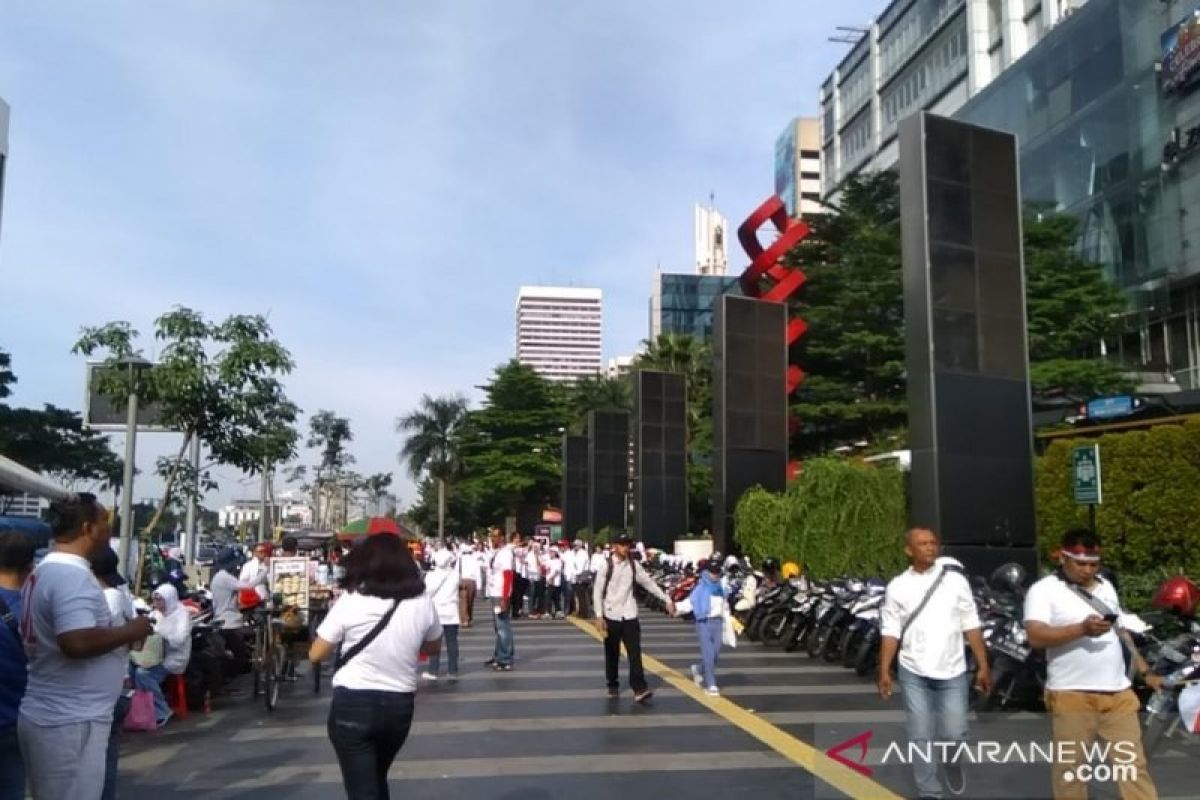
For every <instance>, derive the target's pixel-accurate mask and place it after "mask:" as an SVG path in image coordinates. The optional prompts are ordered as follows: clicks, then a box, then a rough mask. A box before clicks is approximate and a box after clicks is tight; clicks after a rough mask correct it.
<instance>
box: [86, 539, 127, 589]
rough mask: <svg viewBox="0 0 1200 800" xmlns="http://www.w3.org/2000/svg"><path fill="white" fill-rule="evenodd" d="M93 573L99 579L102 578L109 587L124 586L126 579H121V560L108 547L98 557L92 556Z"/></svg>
mask: <svg viewBox="0 0 1200 800" xmlns="http://www.w3.org/2000/svg"><path fill="white" fill-rule="evenodd" d="M91 561H92V572H94V573H95V574H96V576H97V577H99V578H102V579H103V580H104V582H105V583H107V584H108V585H109V586H113V587H116V586H123V585H124V584H125V579H124V578H122V577H121V572H120V569H119V565H120V563H121V561H120V559H119V558H118V557H117V553H116V551H115V550H113V549H112V548H111V547H106V548H104V549H103V550H101V551H100V552H99V553H97V554H96V555H94V556H92V559H91Z"/></svg>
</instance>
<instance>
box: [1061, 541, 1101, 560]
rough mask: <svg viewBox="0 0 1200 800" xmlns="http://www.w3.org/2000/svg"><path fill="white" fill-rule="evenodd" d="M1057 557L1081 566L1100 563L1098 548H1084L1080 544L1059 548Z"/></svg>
mask: <svg viewBox="0 0 1200 800" xmlns="http://www.w3.org/2000/svg"><path fill="white" fill-rule="evenodd" d="M1058 553H1059V555H1061V556H1064V557H1066V558H1069V559H1071V560H1072V561H1076V562H1079V563H1081V564H1097V563H1099V562H1100V548H1099V547H1084V546H1083V545H1081V544H1075V545H1071V546H1070V547H1062V548H1059V551H1058Z"/></svg>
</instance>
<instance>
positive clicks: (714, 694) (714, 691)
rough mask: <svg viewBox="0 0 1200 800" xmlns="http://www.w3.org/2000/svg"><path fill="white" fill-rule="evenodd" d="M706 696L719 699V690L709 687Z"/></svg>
mask: <svg viewBox="0 0 1200 800" xmlns="http://www.w3.org/2000/svg"><path fill="white" fill-rule="evenodd" d="M708 696H709V697H720V696H721V690H720V689H718V688H717V687H715V686H710V687H708Z"/></svg>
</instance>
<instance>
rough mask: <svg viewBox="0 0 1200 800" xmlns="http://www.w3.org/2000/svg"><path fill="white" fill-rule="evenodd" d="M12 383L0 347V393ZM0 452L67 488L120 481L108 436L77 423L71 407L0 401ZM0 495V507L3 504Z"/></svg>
mask: <svg viewBox="0 0 1200 800" xmlns="http://www.w3.org/2000/svg"><path fill="white" fill-rule="evenodd" d="M16 382H17V376H16V375H15V374H14V373H13V371H12V358H11V356H9V354H8V353H6V352H4V351H2V350H0V398H4V397H8V396H10V395H11V391H10V389H9V387H10V386H11V385H12V384H14V383H16ZM0 453H3V454H4V455H6V456H8V457H9V458H11V459H13V460H15V461H17V462H18V463H20V464H21V465H23V466H26V467H28V468H29V469H32V470H34V471H35V472H40V473H43V474H45V475H48V476H50V477H51V478H54V479H55V480H57V481H58V482H59V483H62V484H64V485H66V486H67V487H69V488H83V487H84V486H86V487H87V488H95V489H110V488H117V487H119V486H120V485H121V479H122V469H123V467H122V461H121V459H120V458H119V457H118V456H117V455H116V454H115V453H114V452H113V451H112V450H111V449H110V448H109V446H108V438H107V437H106V436H104V435H103V434H101V433H97V432H96V431H93V430H90V429H88V428H85V427H84V426H83V418H82V416H81V415H80V414H79V413H78V412H75V411H70V410H68V409H65V408H59V407H58V406H54V405H50V404H46V405H45V406H43V407H42V408H40V409H37V408H10V407H9V406H8V405H7V404H5V403H0ZM3 505H4V504H3V501H2V499H0V510H2V509H3Z"/></svg>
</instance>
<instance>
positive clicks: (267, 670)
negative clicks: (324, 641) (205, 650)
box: [249, 608, 286, 711]
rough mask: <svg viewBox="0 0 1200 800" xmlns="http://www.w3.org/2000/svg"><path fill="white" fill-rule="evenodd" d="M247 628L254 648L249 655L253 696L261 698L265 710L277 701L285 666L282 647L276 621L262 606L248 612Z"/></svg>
mask: <svg viewBox="0 0 1200 800" xmlns="http://www.w3.org/2000/svg"><path fill="white" fill-rule="evenodd" d="M249 624H250V627H251V628H252V629H253V630H254V648H253V650H252V651H251V654H250V667H251V673H252V674H253V689H252V692H253V693H252V696H253V697H256V698H257V697H258V696H259V695H260V694H261V695H262V697H263V702H264V704H265V705H266V707H267V710H268V711H274V710H275V706H276V705H278V704H279V685H280V683H282V681H283V676H284V669H285V668H286V663H285V657H286V653H285V652H284V650H285V648H284V647H283V646H281V645H280V643H279V634H278V630H277V629H278V627H279V621H278V620H277V619H274V618H273V615H271V614H270V613H269V612H268V611H267V610H266V609H265V608H256V609H254V611H253V612H252V613H251V614H250V615H249Z"/></svg>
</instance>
